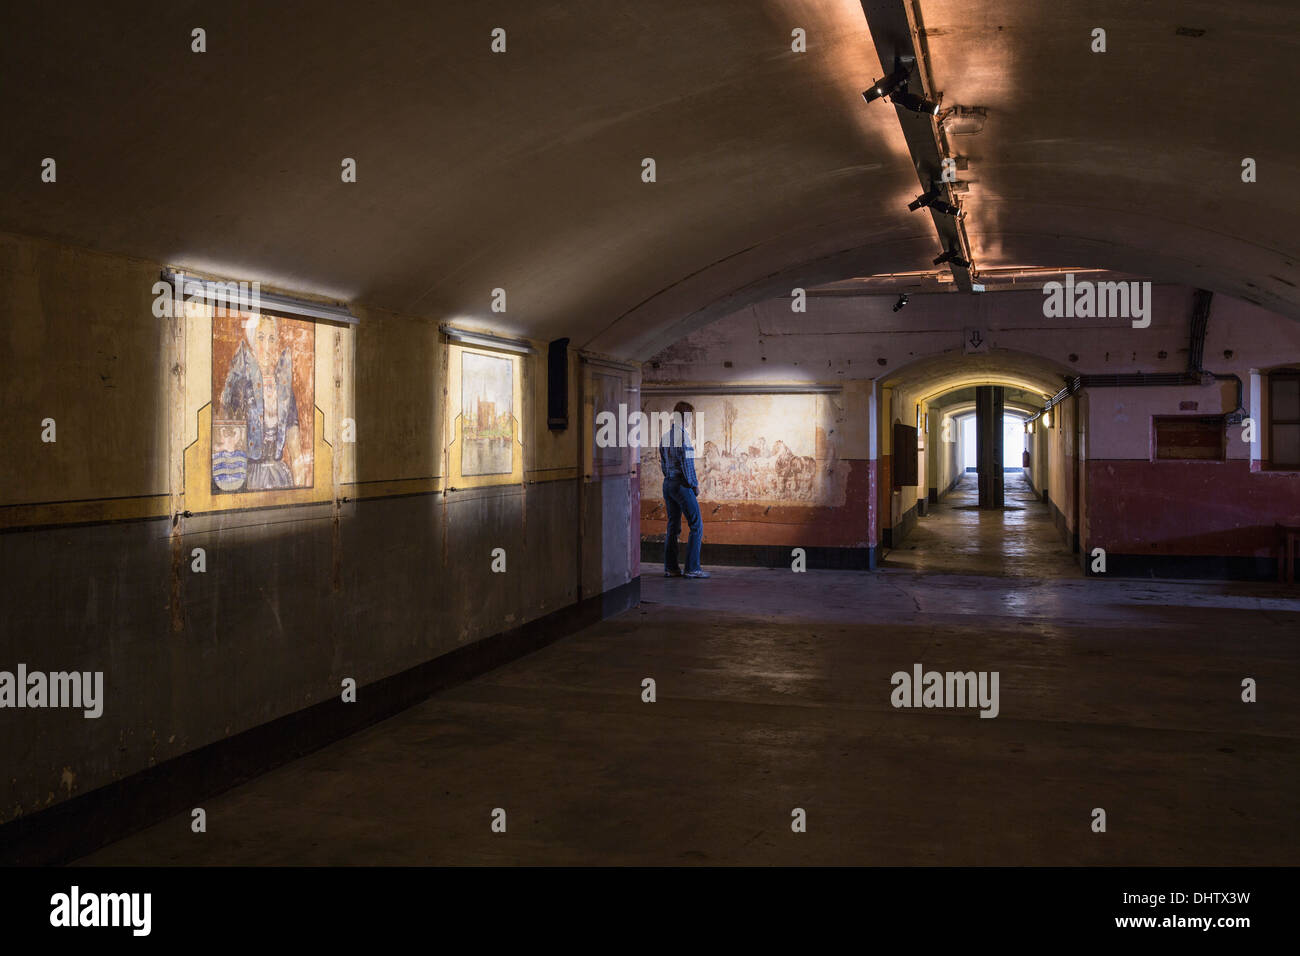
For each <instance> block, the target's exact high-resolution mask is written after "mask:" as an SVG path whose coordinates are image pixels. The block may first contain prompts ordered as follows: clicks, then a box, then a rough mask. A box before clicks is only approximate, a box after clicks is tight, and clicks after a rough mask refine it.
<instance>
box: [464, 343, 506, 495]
mask: <svg viewBox="0 0 1300 956" xmlns="http://www.w3.org/2000/svg"><path fill="white" fill-rule="evenodd" d="M460 390H461V403H460V408H461V443H462V444H461V459H460V473H461V474H462V475H465V476H467V477H473V476H477V475H508V474H510V473H511V472H513V471H514V444H515V412H514V393H515V385H514V362H513V361H512V360H511V359H509V358H506V357H504V356H501V357H498V356H495V355H482V354H480V353H477V352H461V368H460Z"/></svg>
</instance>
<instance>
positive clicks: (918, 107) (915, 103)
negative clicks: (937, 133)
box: [889, 93, 939, 116]
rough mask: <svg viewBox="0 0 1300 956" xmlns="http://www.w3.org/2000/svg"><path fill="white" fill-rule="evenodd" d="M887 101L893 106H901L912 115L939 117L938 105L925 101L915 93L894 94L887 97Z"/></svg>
mask: <svg viewBox="0 0 1300 956" xmlns="http://www.w3.org/2000/svg"><path fill="white" fill-rule="evenodd" d="M889 100H890V102H891V103H893V104H894V105H895V106H901V107H902V108H903V109H905V110H911V111H912V112H913V113H929V114H930V115H931V116H938V115H939V104H938V103H936V102H935V101H934V100H927V99H926V98H925V97H924V96H920V95H918V94H916V93H895V94H893V95H892V96H890V97H889Z"/></svg>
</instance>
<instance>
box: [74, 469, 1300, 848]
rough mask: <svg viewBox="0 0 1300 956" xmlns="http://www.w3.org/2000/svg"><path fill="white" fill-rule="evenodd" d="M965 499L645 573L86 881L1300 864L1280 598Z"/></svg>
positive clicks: (1297, 750) (1294, 735)
mask: <svg viewBox="0 0 1300 956" xmlns="http://www.w3.org/2000/svg"><path fill="white" fill-rule="evenodd" d="M963 495H968V492H962V494H959V495H957V496H955V497H954V498H953V499H952V500H950V501H949V502H946V503H945V505H944V506H943V507H941V508H940V509H939V511H938V512H936V515H935V517H933V518H927V519H924V520H923V521H922V523H921V525H920V527H919V529H918V534H917V538H916V541H909V542H906V543H905V544H910V545H916V544H917V543H918V542H920V543H921V544H923V545H924V547H919V546H918V547H917V549H916V550H915V551H905V552H903V556H907V555H911V560H912V561H913V562H914V565H913V566H914V567H915V568H917V569H925V570H923V571H921V570H918V571H911V570H906V569H899V568H890V567H887V568H885V569H884V570H881V571H878V572H875V573H856V572H829V571H821V572H819V571H810V572H807V573H804V574H795V573H793V572H790V571H781V570H759V569H748V568H722V569H716V570H715V571H714V577H713V578H712V579H710V580H708V581H687V580H682V579H671V580H665V579H664V578H663V577H662V576H661V574H660V572H659V570H658V569H657V568H654V567H651V566H649V565H646V566H644V567H643V568H642V574H643V577H642V582H643V598H644V600H643V603H642V605H641V606H640V607H639V608H636V609H634V610H632V611H630V612H627V613H625V614H623V615H620V616H619V617H616V618H613V619H610V620H608V621H605V622H604V623H601V624H599V625H596V626H594V627H591V628H589V629H587V630H585V631H583V632H581V633H579V634H576V635H574V636H572V637H569V638H566V639H564V640H562V641H560V642H558V643H556V644H554V645H552V646H550V647H548V648H546V649H544V650H542V651H539V652H537V653H535V654H532V655H530V656H528V657H526V658H523V659H520V660H518V661H516V662H514V663H512V664H510V665H508V666H506V667H503V668H500V669H499V670H496V671H494V672H492V673H490V674H488V675H485V676H484V677H481V678H479V679H477V680H474V681H471V682H469V683H467V684H464V685H461V686H460V687H458V688H455V689H453V690H451V691H449V692H447V693H444V694H441V695H439V696H438V697H436V698H433V699H431V700H429V701H426V702H425V703H423V704H421V705H419V706H417V707H414V708H412V709H411V710H409V711H406V712H404V713H403V714H401V715H399V716H397V717H394V718H393V719H391V720H388V721H386V722H384V723H382V724H379V725H377V726H375V727H373V728H371V729H369V730H367V731H365V732H363V733H360V734H357V735H355V736H353V737H350V738H348V739H346V740H343V741H340V742H339V743H337V744H334V745H332V746H330V747H328V748H326V749H324V750H322V751H319V752H318V753H315V754H313V755H311V756H308V757H306V758H304V759H301V760H298V761H296V762H294V763H292V764H289V765H287V766H285V767H282V768H280V769H279V770H276V771H274V772H272V773H269V774H266V775H265V776H263V777H261V778H259V779H257V780H255V781H252V782H250V783H248V784H246V785H244V786H241V787H239V788H237V789H235V790H232V791H230V792H228V793H226V794H223V795H221V796H218V797H215V798H212V799H209V800H206V801H205V802H204V807H205V809H206V810H207V814H208V832H207V833H204V834H193V833H191V832H190V829H189V816H188V814H186V815H182V816H178V817H175V818H172V819H169V820H166V821H164V822H162V823H160V824H159V825H157V826H155V827H153V828H151V829H149V830H147V831H144V832H142V833H139V834H137V835H135V836H133V837H130V838H128V839H126V840H123V841H121V842H119V843H116V844H114V845H112V846H109V847H107V848H105V849H103V850H102V851H100V852H98V853H96V854H94V855H93V856H91V857H89V858H87V859H86V860H84V861H82V862H85V863H96V864H142V863H162V864H169V863H186V864H355V863H373V864H430V863H437V864H530V865H531V864H758V865H767V864H805V863H827V864H883V865H903V864H921V865H933V864H1004V865H1021V864H1027V865H1040V864H1102V865H1109V864H1159V865H1169V864H1193V865H1205V864H1295V863H1297V862H1300V852H1298V850H1300V838H1298V832H1297V822H1296V821H1297V818H1296V798H1297V784H1298V783H1300V746H1298V744H1300V693H1297V692H1298V691H1300V649H1298V648H1297V640H1296V638H1297V634H1300V600H1297V598H1296V596H1295V592H1294V591H1292V592H1287V591H1283V590H1279V589H1278V588H1276V587H1274V586H1271V585H1239V584H1214V583H1204V582H1198V583H1171V582H1153V581H1122V580H1097V579H1084V578H1083V577H1082V576H1081V575H1080V574H1079V573H1078V570H1077V567H1075V566H1074V565H1073V564H1072V562H1070V560H1069V558H1068V552H1066V551H1065V550H1064V549H1061V548H1060V547H1059V545H1058V544H1056V543H1054V542H1055V538H1054V535H1055V530H1054V529H1053V528H1051V526H1050V525H1049V524H1046V523H1045V522H1044V521H1042V520H1039V517H1035V516H1034V515H1033V514H1032V513H1030V512H1029V511H1028V508H1026V513H1025V514H1022V515H1020V516H1015V514H1014V513H1008V514H1007V515H1005V516H1003V517H1002V519H1001V523H1000V524H999V523H997V522H996V521H992V520H990V516H988V515H982V514H980V513H979V512H977V511H972V510H970V509H967V508H963V507H962V502H963ZM1028 504H1033V502H1029V503H1028ZM997 527H1001V528H1002V533H1003V537H1002V538H1001V539H1000V540H1002V541H1005V542H1007V546H1008V547H1009V548H1010V549H1012V550H1014V551H1015V552H1016V554H1017V557H1016V559H1015V560H1014V561H1012V560H1010V559H1009V558H1007V557H1005V556H1003V557H1000V558H999V557H998V556H997V554H996V543H997V540H998V538H997V536H996V535H993V536H992V537H990V535H989V533H988V529H989V528H997ZM706 532H707V529H706ZM990 544H993V545H994V552H995V553H994V554H993V555H990V554H989V553H988V552H987V548H988V546H989V545H990ZM901 550H902V549H900V551H901ZM897 557H899V552H895V553H894V554H893V555H891V556H890V559H891V560H894V559H896V558H897ZM1049 558H1050V559H1051V560H1049ZM1058 559H1059V560H1058ZM1066 565H1069V566H1070V567H1072V568H1073V571H1072V572H1071V573H1068V574H1067V573H1065V568H1066ZM934 568H950V569H957V570H966V571H967V573H961V574H953V573H943V572H939V571H935V570H932V569H934ZM973 570H979V571H980V572H981V573H970V572H971V571H973ZM1031 571H1032V572H1034V575H1033V576H1030V574H1029V572H1031ZM1016 575H1019V576H1016ZM915 663H920V664H922V665H923V666H924V668H925V669H926V670H930V669H935V670H939V671H949V670H962V671H965V670H975V671H997V672H998V673H999V675H1000V681H999V698H1000V713H999V715H998V717H997V718H996V719H980V718H979V717H978V716H977V714H976V712H975V711H974V710H970V709H964V710H960V709H924V708H922V709H901V708H900V709H895V708H894V707H892V706H891V703H890V693H891V690H892V689H893V688H892V685H891V682H890V678H891V675H892V674H893V673H894V672H896V671H910V670H911V669H912V666H913V664H915ZM647 677H649V678H653V679H654V681H655V682H656V691H657V700H656V702H654V703H644V702H642V699H641V698H642V681H643V679H644V678H647ZM1245 677H1251V678H1254V679H1255V680H1256V681H1257V682H1258V686H1259V702H1258V703H1253V704H1247V703H1243V702H1242V701H1241V699H1240V694H1241V690H1240V685H1241V681H1242V679H1243V678H1245ZM494 808H502V809H504V810H505V811H506V821H507V831H506V832H505V833H493V832H492V830H491V828H490V823H491V814H492V812H493V810H494ZM795 808H802V809H803V810H804V811H805V812H806V815H807V832H805V833H794V832H792V830H791V820H792V811H793V810H794V809H795ZM1094 808H1103V809H1104V810H1105V811H1106V815H1107V820H1106V823H1107V828H1106V832H1105V833H1095V832H1093V831H1092V828H1091V824H1092V821H1093V810H1094Z"/></svg>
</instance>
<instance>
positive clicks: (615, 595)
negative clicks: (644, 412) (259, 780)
mask: <svg viewBox="0 0 1300 956" xmlns="http://www.w3.org/2000/svg"><path fill="white" fill-rule="evenodd" d="M640 600H641V579H640V578H639V577H637V578H633V579H632V580H631V581H629V582H628V583H627V584H624V585H623V586H621V587H618V588H614V589H612V590H609V591H606V592H604V593H602V594H598V595H595V596H593V597H590V598H587V599H585V600H583V601H581V602H579V603H577V604H572V605H570V606H569V607H566V608H561V609H560V610H558V611H553V612H552V613H550V614H548V615H546V616H545V617H542V618H538V619H537V620H536V621H531V622H530V623H528V624H524V625H523V626H521V627H516V628H513V629H511V630H509V631H502V632H501V633H499V634H495V635H493V636H492V637H488V638H484V639H483V640H481V641H476V642H475V643H473V644H469V645H466V646H465V647H461V648H457V649H456V650H454V651H452V652H451V653H449V654H444V655H442V656H441V657H436V658H434V659H433V660H431V661H426V662H425V663H423V664H420V665H418V666H416V667H412V668H411V669H409V670H405V671H402V672H401V673H400V674H394V675H393V676H391V677H386V678H384V679H383V680H380V681H376V682H374V683H373V684H368V685H366V686H365V687H361V688H359V689H358V690H357V699H356V702H355V703H351V704H345V703H343V702H342V701H341V700H338V699H335V700H330V701H323V702H321V703H319V704H315V705H313V706H311V707H308V708H306V709H305V710H300V711H298V712H296V713H293V714H287V715H285V716H284V717H281V718H279V719H277V720H273V721H271V722H270V723H268V724H263V725H262V726H260V727H254V728H252V729H251V730H247V731H245V732H243V733H241V734H236V735H235V736H233V737H227V738H226V739H224V740H219V741H217V742H216V743H212V744H209V745H208V746H206V747H201V748H200V749H198V750H195V751H191V752H190V753H187V754H185V755H183V756H181V757H177V758H175V759H174V760H168V761H166V762H165V763H161V764H159V765H158V766H156V767H150V768H149V769H148V770H144V771H141V772H140V773H137V774H133V775H131V776H129V777H126V778H124V779H122V780H119V781H117V782H115V783H112V784H109V785H108V786H105V787H100V788H98V789H96V790H92V791H90V792H89V793H85V794H82V795H81V796H79V797H74V798H73V799H71V800H67V801H65V802H63V803H60V804H58V805H57V806H53V807H51V808H50V809H48V810H44V811H42V812H40V813H34V814H32V815H30V816H25V817H19V818H17V819H16V820H12V821H10V822H9V823H7V824H5V825H4V826H0V865H6V866H14V865H28V866H35V865H53V864H61V863H66V862H68V861H70V860H74V859H76V858H78V857H81V856H85V855H86V854H88V853H91V852H93V851H94V850H97V849H99V848H100V847H102V846H106V845H107V844H109V843H112V842H114V841H116V840H120V839H122V838H123V837H125V836H128V835H129V834H131V833H134V832H136V831H138V830H141V829H144V828H145V827H147V826H151V825H152V824H154V823H157V822H158V821H159V820H162V819H165V818H167V817H169V816H173V815H175V814H177V813H181V812H183V811H186V810H189V809H191V808H192V807H195V806H199V805H200V804H201V803H202V801H203V799H204V798H207V797H211V796H214V795H216V794H218V793H221V792H222V791H225V790H229V789H230V788H232V787H235V786H238V785H239V784H241V783H243V782H245V781H247V780H250V779H252V778H253V777H256V776H258V775H260V774H263V773H266V772H267V771H268V770H272V769H274V768H275V767H278V766H280V765H281V764H285V763H288V762H289V761H291V760H295V759H297V758H298V757H301V756H303V755H305V754H308V753H311V752H312V751H314V750H319V749H320V748H321V747H324V746H325V745H327V744H330V743H333V742H334V741H336V740H340V739H342V738H343V737H346V736H348V735H349V734H354V733H356V732H357V731H359V730H362V729H364V728H366V727H369V726H370V725H372V724H376V723H378V722H379V721H381V720H385V719H387V718H389V717H391V716H393V715H394V714H396V713H399V712H400V711H403V710H405V709H406V708H408V707H411V706H413V705H415V704H418V703H419V702H420V701H422V700H425V699H426V698H428V697H430V696H431V695H433V694H435V693H437V692H438V691H441V690H445V689H447V688H448V687H451V686H453V685H455V684H459V683H461V682H462V681H466V680H469V679H470V678H472V677H477V676H478V675H479V674H483V673H485V672H487V671H490V670H492V669H493V668H495V667H499V666H501V665H502V664H504V663H506V662H508V661H512V660H514V659H516V658H518V657H522V656H523V655H525V654H529V653H531V652H533V651H535V650H538V649H539V648H542V647H545V646H546V645H547V644H551V643H553V642H554V641H556V640H559V639H560V638H562V637H565V636H566V635H568V634H571V633H573V632H574V631H578V630H581V629H582V628H584V627H588V626H590V625H592V624H595V623H596V622H598V621H600V620H603V619H604V618H606V617H610V616H612V615H614V614H618V613H620V612H622V611H626V610H627V609H628V608H631V607H635V606H636V605H637V604H638V603H639V602H640Z"/></svg>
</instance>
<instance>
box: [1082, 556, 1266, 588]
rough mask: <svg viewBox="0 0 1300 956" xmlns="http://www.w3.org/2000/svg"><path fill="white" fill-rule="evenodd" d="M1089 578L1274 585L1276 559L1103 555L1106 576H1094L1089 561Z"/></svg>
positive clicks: (1086, 571) (1086, 568) (1086, 567)
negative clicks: (1182, 580) (1272, 583)
mask: <svg viewBox="0 0 1300 956" xmlns="http://www.w3.org/2000/svg"><path fill="white" fill-rule="evenodd" d="M1084 572H1085V573H1086V574H1087V575H1088V577H1090V578H1185V579H1193V580H1215V581H1276V580H1277V559H1276V558H1252V557H1240V556H1228V555H1199V554H1192V555H1183V554H1111V553H1109V552H1107V554H1106V573H1105V574H1094V573H1093V571H1092V561H1091V560H1089V561H1087V562H1086V563H1085V564H1084Z"/></svg>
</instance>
